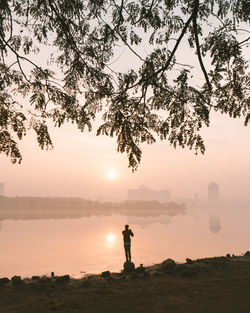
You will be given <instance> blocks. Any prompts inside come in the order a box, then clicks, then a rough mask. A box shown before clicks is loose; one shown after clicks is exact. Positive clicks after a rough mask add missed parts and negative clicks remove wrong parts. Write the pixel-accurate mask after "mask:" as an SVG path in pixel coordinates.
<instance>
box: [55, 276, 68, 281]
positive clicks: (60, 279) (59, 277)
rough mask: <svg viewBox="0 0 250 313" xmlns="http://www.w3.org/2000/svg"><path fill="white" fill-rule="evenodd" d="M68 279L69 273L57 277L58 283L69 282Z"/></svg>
mask: <svg viewBox="0 0 250 313" xmlns="http://www.w3.org/2000/svg"><path fill="white" fill-rule="evenodd" d="M68 281H70V277H69V275H64V276H58V277H56V283H65V282H68Z"/></svg>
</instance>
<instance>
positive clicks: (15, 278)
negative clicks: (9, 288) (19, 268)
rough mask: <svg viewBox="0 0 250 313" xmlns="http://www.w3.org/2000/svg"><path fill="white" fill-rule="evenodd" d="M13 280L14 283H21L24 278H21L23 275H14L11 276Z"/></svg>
mask: <svg viewBox="0 0 250 313" xmlns="http://www.w3.org/2000/svg"><path fill="white" fill-rule="evenodd" d="M11 282H12V284H13V285H19V284H21V283H22V279H21V276H13V277H12V278H11Z"/></svg>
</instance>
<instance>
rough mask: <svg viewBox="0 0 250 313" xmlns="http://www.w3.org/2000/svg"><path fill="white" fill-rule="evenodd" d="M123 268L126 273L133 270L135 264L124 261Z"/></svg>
mask: <svg viewBox="0 0 250 313" xmlns="http://www.w3.org/2000/svg"><path fill="white" fill-rule="evenodd" d="M123 268H124V272H126V273H129V272H133V271H134V270H135V264H134V263H133V262H130V261H126V262H125V263H124V264H123Z"/></svg>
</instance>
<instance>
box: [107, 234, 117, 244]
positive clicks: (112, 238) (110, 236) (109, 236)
mask: <svg viewBox="0 0 250 313" xmlns="http://www.w3.org/2000/svg"><path fill="white" fill-rule="evenodd" d="M107 241H108V243H113V242H114V241H115V236H114V235H113V234H108V235H107Z"/></svg>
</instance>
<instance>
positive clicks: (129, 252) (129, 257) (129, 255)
mask: <svg viewBox="0 0 250 313" xmlns="http://www.w3.org/2000/svg"><path fill="white" fill-rule="evenodd" d="M128 259H129V262H131V251H130V245H129V246H128Z"/></svg>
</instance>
